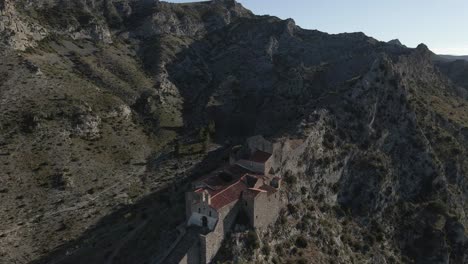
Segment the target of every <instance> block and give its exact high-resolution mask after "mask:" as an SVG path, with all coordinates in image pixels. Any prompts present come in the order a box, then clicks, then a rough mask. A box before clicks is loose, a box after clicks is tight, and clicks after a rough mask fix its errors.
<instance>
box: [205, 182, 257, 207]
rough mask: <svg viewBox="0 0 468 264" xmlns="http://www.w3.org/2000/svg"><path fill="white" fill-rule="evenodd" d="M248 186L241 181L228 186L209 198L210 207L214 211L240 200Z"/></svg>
mask: <svg viewBox="0 0 468 264" xmlns="http://www.w3.org/2000/svg"><path fill="white" fill-rule="evenodd" d="M247 189H248V186H247V185H245V183H244V182H242V181H237V182H236V183H234V184H232V185H230V186H229V187H227V188H226V189H224V190H222V191H220V192H218V193H217V194H215V195H214V196H212V197H211V206H212V207H213V208H215V209H220V208H222V207H224V206H226V205H228V204H230V203H232V202H235V201H237V200H239V199H240V196H241V194H242V192H243V191H245V190H247Z"/></svg>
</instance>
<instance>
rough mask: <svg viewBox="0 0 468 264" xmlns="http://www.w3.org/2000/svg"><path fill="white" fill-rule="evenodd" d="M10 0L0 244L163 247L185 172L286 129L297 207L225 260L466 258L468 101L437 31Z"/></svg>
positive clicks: (290, 194)
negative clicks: (434, 43)
mask: <svg viewBox="0 0 468 264" xmlns="http://www.w3.org/2000/svg"><path fill="white" fill-rule="evenodd" d="M0 7H1V8H0V10H1V11H0V12H2V16H1V21H2V22H1V23H0V29H2V30H0V32H1V34H2V40H4V41H3V42H2V43H3V44H2V45H3V46H4V47H5V51H4V52H3V53H2V56H3V58H5V60H3V62H2V63H1V64H0V73H1V74H0V88H1V89H0V96H1V100H2V104H1V110H2V111H1V113H2V119H1V120H2V123H1V126H0V128H1V138H0V139H1V141H0V143H1V146H2V152H1V153H0V162H1V164H3V168H4V170H3V173H4V174H3V175H2V178H1V179H2V181H3V182H4V183H5V184H4V186H5V187H2V189H1V190H0V196H1V199H2V200H3V201H4V202H3V203H2V208H1V210H2V214H1V217H2V218H0V220H1V221H2V222H4V223H6V225H5V226H6V227H7V228H5V229H2V230H0V234H1V236H0V244H1V245H2V247H1V248H2V249H3V251H0V257H1V259H2V260H5V261H6V262H13V261H23V262H34V263H49V262H53V263H82V262H89V263H105V262H107V263H129V262H130V261H138V262H141V263H145V262H146V263H148V262H152V261H154V260H155V259H157V258H158V256H160V255H161V254H163V252H164V250H165V248H166V247H167V246H169V245H167V244H168V243H167V241H171V240H172V239H174V237H175V236H176V235H177V229H176V225H177V224H178V223H181V222H183V212H184V210H183V192H184V190H185V189H184V188H186V187H187V186H186V183H187V182H189V181H190V177H196V176H197V175H200V174H201V173H202V171H200V168H205V169H209V168H210V167H213V166H217V165H219V163H220V162H221V161H220V160H219V159H220V158H222V157H223V155H220V154H219V151H221V152H228V148H229V144H228V143H227V142H230V143H231V144H235V143H237V142H243V140H244V139H245V137H247V136H250V135H255V134H263V135H266V136H268V137H269V138H272V139H276V140H277V141H279V142H283V143H282V144H284V148H283V149H282V151H279V152H278V153H275V160H276V167H277V172H276V173H277V174H279V175H283V177H284V180H285V185H286V190H287V191H286V192H285V193H284V197H285V199H284V200H285V208H287V209H286V210H285V211H284V212H283V214H282V215H281V216H280V218H279V220H278V223H277V224H276V225H275V226H273V227H272V228H271V230H270V232H267V233H264V234H260V237H261V241H263V244H262V243H259V245H258V248H256V247H254V248H252V247H248V246H246V247H243V246H239V245H243V243H240V242H239V241H244V240H242V235H238V236H240V237H236V236H233V240H232V241H227V243H226V247H227V248H228V249H234V250H235V251H236V252H237V253H238V254H234V255H230V254H227V253H226V252H224V254H223V252H221V253H220V256H219V259H221V260H225V261H233V260H236V259H240V260H248V261H257V262H276V263H285V262H287V261H303V260H304V259H313V260H314V261H316V263H332V262H334V263H350V262H356V263H410V262H416V263H447V262H448V261H450V263H463V261H464V260H465V259H466V254H467V252H466V251H467V242H466V241H467V239H466V235H465V231H464V226H466V224H467V220H466V219H467V218H466V210H467V208H466V202H465V200H466V197H467V193H466V190H467V189H468V188H467V187H468V186H467V182H466V171H467V170H468V164H467V161H466V159H464V158H463V157H465V156H466V153H467V140H468V137H467V129H468V120H467V119H466V118H467V116H468V115H467V111H468V107H467V105H466V97H463V96H462V94H461V93H460V89H459V87H460V86H462V85H460V84H459V83H460V82H459V81H457V80H456V79H455V78H454V77H453V76H454V75H452V74H447V72H445V71H444V70H443V69H442V68H440V67H435V66H434V63H433V54H432V53H431V52H430V51H429V49H428V48H427V47H426V46H424V45H420V46H418V48H416V49H409V48H406V47H404V46H401V45H394V44H391V43H390V44H388V43H384V42H379V41H377V40H375V39H373V38H370V37H368V36H366V35H364V34H363V33H350V34H337V35H330V34H326V33H323V32H319V31H315V30H304V29H302V28H300V27H298V26H297V25H295V23H294V21H293V20H291V19H289V20H280V19H278V18H275V17H270V16H255V15H253V14H252V13H251V12H250V11H248V10H246V9H244V8H243V7H242V6H241V5H240V4H238V3H236V2H235V1H231V0H222V1H221V0H218V1H212V2H203V3H191V4H169V3H165V2H158V1H136V0H135V1H74V2H63V1H15V2H12V1H2V2H1V3H0ZM59 10H60V11H63V10H64V11H63V12H58V11H59ZM37 32H41V33H39V34H38V33H37ZM439 69H440V70H439ZM18 120H19V121H18ZM213 125H214V129H213ZM210 127H211V129H208V128H210ZM207 130H211V135H210V138H211V139H212V141H213V142H212V143H211V146H212V148H214V146H215V144H219V145H224V146H225V147H226V148H227V149H224V148H220V149H219V150H218V151H215V152H213V153H212V154H216V155H215V156H216V158H213V157H212V155H211V156H210V154H208V155H207V153H206V151H208V149H206V148H205V150H203V148H201V145H200V144H199V143H198V142H200V140H201V141H204V140H206V138H204V136H203V135H206V133H205V132H204V131H207ZM3 149H5V151H3ZM210 149H211V148H210ZM25 160H26V161H27V162H25ZM202 160H204V162H202ZM200 162H202V163H200ZM207 164H209V165H210V166H208V165H207ZM23 194H24V195H23ZM50 227H54V228H50ZM148 241H153V242H154V241H157V242H156V243H149V242H148ZM298 241H299V242H298ZM267 245H268V246H267ZM54 248H55V250H53V249H54ZM268 248H269V249H268ZM228 251H229V250H227V252H228ZM123 252H125V254H123ZM252 252H254V254H252Z"/></svg>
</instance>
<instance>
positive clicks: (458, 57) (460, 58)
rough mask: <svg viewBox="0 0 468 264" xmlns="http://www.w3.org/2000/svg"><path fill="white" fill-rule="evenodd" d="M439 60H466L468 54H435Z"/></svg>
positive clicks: (467, 59)
mask: <svg viewBox="0 0 468 264" xmlns="http://www.w3.org/2000/svg"><path fill="white" fill-rule="evenodd" d="M437 57H438V58H439V60H445V61H456V60H464V61H468V56H454V55H437Z"/></svg>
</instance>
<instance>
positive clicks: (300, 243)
mask: <svg viewBox="0 0 468 264" xmlns="http://www.w3.org/2000/svg"><path fill="white" fill-rule="evenodd" d="M307 244H308V243H307V239H306V238H305V237H304V236H299V237H298V238H297V239H296V247H298V248H306V247H307Z"/></svg>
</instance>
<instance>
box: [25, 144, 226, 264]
mask: <svg viewBox="0 0 468 264" xmlns="http://www.w3.org/2000/svg"><path fill="white" fill-rule="evenodd" d="M228 153H229V148H219V149H217V150H215V151H212V152H210V153H208V154H207V156H206V158H205V159H204V160H203V161H202V162H201V163H200V164H198V165H197V166H195V168H194V169H192V170H191V171H189V172H187V174H186V176H185V177H183V178H180V179H175V180H174V181H173V182H172V183H171V184H169V186H168V187H166V188H162V189H160V190H158V191H156V192H153V193H152V194H150V195H148V196H145V197H143V198H142V199H140V200H138V201H137V202H136V203H135V204H132V205H125V206H121V207H120V208H119V209H117V210H116V211H114V212H112V213H111V214H109V215H107V216H105V217H103V218H102V219H100V220H99V222H98V223H97V224H96V225H95V226H93V227H91V228H89V229H88V230H86V231H85V232H84V233H83V234H82V235H81V236H80V237H79V238H77V239H75V240H73V241H70V242H67V243H66V244H64V245H62V246H60V247H59V248H56V249H55V250H54V251H53V252H51V253H49V254H47V255H46V256H44V257H42V258H41V259H38V260H35V261H33V262H31V263H33V264H45V263H47V264H59V263H60V264H75V263H113V264H118V263H148V264H149V263H153V262H154V261H155V260H156V259H157V258H158V257H159V256H160V255H161V254H163V253H164V251H165V250H166V249H167V248H169V247H170V245H171V243H172V242H173V241H175V239H176V237H177V235H178V230H177V227H178V226H179V225H180V224H183V223H184V221H185V192H186V191H187V190H189V188H190V183H191V182H192V181H193V180H194V179H196V178H198V177H200V176H201V175H203V174H205V173H208V172H210V171H211V170H214V169H216V168H217V167H218V166H219V164H220V163H223V162H225V160H226V159H227V158H228Z"/></svg>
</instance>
